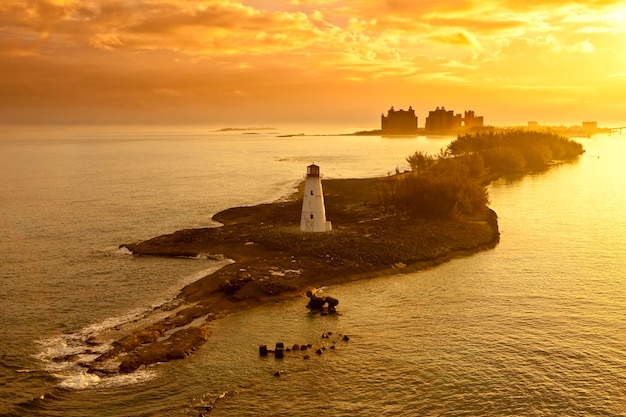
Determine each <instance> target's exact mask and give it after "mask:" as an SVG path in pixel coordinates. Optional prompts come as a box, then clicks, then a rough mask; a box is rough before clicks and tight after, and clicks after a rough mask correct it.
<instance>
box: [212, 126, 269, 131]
mask: <svg viewBox="0 0 626 417" xmlns="http://www.w3.org/2000/svg"><path fill="white" fill-rule="evenodd" d="M252 130H276V128H275V127H223V128H221V129H218V130H216V131H215V132H240V131H252Z"/></svg>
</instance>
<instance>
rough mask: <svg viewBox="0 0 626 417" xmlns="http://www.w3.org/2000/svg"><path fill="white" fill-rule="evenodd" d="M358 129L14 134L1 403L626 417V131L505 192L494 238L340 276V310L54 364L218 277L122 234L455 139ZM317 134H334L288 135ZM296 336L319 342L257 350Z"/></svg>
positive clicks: (228, 412)
mask: <svg viewBox="0 0 626 417" xmlns="http://www.w3.org/2000/svg"><path fill="white" fill-rule="evenodd" d="M354 130H361V129H356V128H355V129H351V128H343V129H335V130H334V131H333V130H328V129H324V130H316V129H311V128H300V129H292V130H289V129H276V130H258V131H255V132H244V131H231V132H216V131H214V130H212V129H207V128H194V129H192V128H185V129H172V128H170V129H167V128H147V129H146V128H132V129H131V128H67V129H61V128H49V129H45V128H38V129H25V128H21V129H7V128H3V130H2V131H1V132H0V232H1V235H2V238H1V239H0V415H16V416H23V415H29V416H69V417H72V416H198V415H200V414H205V415H211V416H243V415H258V416H269V415H274V416H305V415H312V414H320V413H323V414H325V415H333V416H354V415H359V416H380V415H394V416H395V415H401V416H414V415H419V416H443V415H445V416H478V415H489V416H520V415H524V416H527V415H529V416H574V415H576V416H623V415H626V187H624V185H623V180H624V169H623V165H624V161H625V160H626V135H624V136H620V135H619V134H614V135H612V136H609V135H598V136H595V137H592V138H590V139H580V141H581V142H582V143H583V145H584V147H585V149H586V153H585V154H584V155H583V156H582V157H581V158H580V159H579V160H578V161H577V162H575V163H569V164H563V165H559V166H556V167H553V168H551V169H550V170H549V171H547V172H542V173H535V174H531V175H527V176H524V177H521V178H507V179H502V180H499V181H497V182H496V183H494V184H492V185H491V186H490V187H489V192H490V195H491V201H492V207H493V208H494V210H495V211H496V212H497V213H498V215H499V222H500V229H501V233H502V235H501V242H500V243H499V244H498V246H497V247H496V248H495V249H493V250H489V251H486V252H482V253H479V254H476V255H473V256H471V257H468V258H462V259H457V260H454V261H452V262H449V263H447V264H444V265H441V266H439V267H436V268H433V269H430V270H427V271H422V272H418V273H411V274H405V275H397V276H391V277H383V278H377V279H372V280H368V281H362V282H356V283H351V284H348V285H340V286H334V287H329V288H326V289H325V291H326V293H328V294H330V295H332V296H334V297H336V298H338V299H339V300H340V304H339V306H338V308H339V310H340V312H341V314H340V315H337V316H333V317H319V316H317V317H311V316H309V315H308V314H307V312H306V310H305V309H304V304H305V300H304V299H302V300H297V301H289V302H283V303H278V304H275V305H268V306H265V307H262V308H257V309H253V310H249V311H244V312H240V313H234V314H231V315H230V316H228V317H226V318H224V319H222V320H219V321H215V322H212V323H211V328H210V330H211V337H210V339H209V341H208V342H207V343H206V344H205V345H203V346H202V347H201V348H200V349H199V350H198V351H197V352H196V353H195V354H193V355H192V356H191V357H190V358H188V359H187V360H185V361H175V362H170V363H164V364H160V365H156V366H152V367H149V368H147V369H142V370H140V371H138V372H136V373H134V374H130V375H126V376H115V377H108V378H105V377H102V378H99V377H97V376H95V375H89V374H86V373H84V372H82V371H81V368H80V367H79V366H77V365H76V363H74V362H72V361H54V360H52V359H53V358H54V357H58V356H63V355H71V354H72V353H76V352H82V351H84V349H85V340H86V339H87V338H88V337H90V336H92V335H97V334H101V333H102V332H105V331H107V330H110V329H111V328H113V327H114V326H115V325H117V324H120V323H124V322H128V321H132V320H136V319H138V318H140V317H142V315H143V314H145V313H146V312H149V311H150V310H151V309H153V308H154V307H155V306H158V305H161V304H162V303H164V302H167V301H168V300H170V299H172V298H173V297H174V296H175V295H176V294H177V292H178V291H179V290H180V288H182V287H183V286H184V285H185V284H186V283H189V282H192V281H194V280H196V279H198V278H199V277H201V276H203V275H205V274H207V273H209V272H210V271H212V270H214V269H215V268H217V267H219V264H216V263H215V262H213V261H210V260H207V259H160V258H140V257H133V256H131V255H128V254H127V253H125V252H124V251H120V250H118V245H119V244H121V243H126V242H134V241H138V240H142V239H146V238H150V237H153V236H157V235H160V234H164V233H169V232H173V231H175V230H179V229H183V228H190V227H203V226H207V225H212V224H213V223H212V221H211V216H212V215H213V214H214V213H216V212H218V211H220V210H222V209H225V208H228V207H232V206H239V205H252V204H257V203H261V202H269V201H274V200H276V199H278V198H281V197H282V196H285V195H287V194H289V193H290V192H291V191H292V190H293V187H294V186H295V185H296V184H297V183H298V182H299V181H300V180H301V179H302V176H303V174H304V172H305V170H306V166H307V165H308V164H310V163H311V162H315V163H316V164H318V165H320V166H321V169H322V171H323V173H324V174H325V177H326V178H351V177H369V176H379V175H386V174H387V172H390V171H395V169H396V167H400V168H403V167H404V166H405V165H406V162H405V160H404V158H405V157H406V156H407V155H409V154H410V153H413V152H414V151H416V150H423V151H427V152H431V153H436V152H438V151H439V149H440V148H442V147H445V146H446V145H447V143H448V142H449V140H450V138H427V137H418V138H403V139H389V138H381V137H375V136H373V137H352V136H339V135H336V134H334V133H345V132H351V131H354ZM300 132H306V133H324V134H326V135H325V136H293V137H280V136H281V135H283V134H292V133H295V134H297V133H300ZM328 218H329V220H331V221H332V213H328ZM298 220H299V219H295V221H296V222H297V221H298ZM322 335H327V336H328V337H327V338H323V337H322ZM343 335H348V336H349V339H350V340H348V341H344V340H342V337H343ZM279 341H280V342H284V343H285V344H286V345H288V346H291V345H292V344H295V343H298V344H307V343H310V344H312V345H313V347H314V349H313V350H309V351H307V352H302V351H299V352H298V353H293V352H290V353H288V354H287V355H286V357H285V358H284V359H283V360H276V359H274V358H273V357H269V358H259V357H258V346H259V345H260V344H267V345H270V346H273V344H274V343H276V342H279ZM318 348H319V349H321V350H320V352H321V353H322V354H316V353H315V350H316V349H318ZM94 350H96V351H95V352H94V354H93V355H92V356H91V357H90V356H89V355H82V356H81V357H80V359H79V360H82V361H89V360H93V358H94V357H95V356H96V355H97V348H94ZM306 354H309V356H310V357H309V358H308V359H304V355H306ZM277 372H278V374H279V375H280V376H275V375H276V373H277Z"/></svg>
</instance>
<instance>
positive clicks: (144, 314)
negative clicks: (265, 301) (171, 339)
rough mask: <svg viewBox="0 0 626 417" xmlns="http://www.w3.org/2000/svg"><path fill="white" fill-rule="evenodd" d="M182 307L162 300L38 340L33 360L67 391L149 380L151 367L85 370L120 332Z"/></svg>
mask: <svg viewBox="0 0 626 417" xmlns="http://www.w3.org/2000/svg"><path fill="white" fill-rule="evenodd" d="M232 262H234V261H232V260H228V259H225V260H222V261H219V262H215V263H214V264H212V265H211V267H210V268H205V269H202V270H200V271H197V272H195V273H193V274H190V275H188V276H185V277H183V278H181V280H180V281H179V282H178V283H177V284H176V288H171V289H170V290H166V293H168V294H170V295H171V296H173V294H176V293H177V292H179V291H180V289H181V286H185V285H188V284H190V283H192V282H195V281H197V280H199V279H202V278H204V277H206V276H208V275H210V274H212V273H213V272H215V271H216V270H218V269H220V268H222V267H223V266H225V265H227V264H230V263H232ZM185 306H186V304H185V303H184V302H183V300H181V299H178V298H176V297H173V298H166V299H165V300H163V301H161V302H157V303H155V304H153V305H152V306H150V307H147V308H137V309H135V310H132V311H130V312H128V313H127V314H123V315H120V316H116V317H109V318H106V319H104V320H103V321H101V322H99V323H93V324H91V325H89V326H86V327H84V328H83V329H81V330H78V331H76V332H72V333H67V334H62V335H57V336H53V337H49V338H45V339H40V340H38V341H37V343H38V344H39V346H40V348H39V352H38V353H37V354H35V355H34V357H35V358H36V359H38V360H39V361H40V362H41V363H42V364H43V370H44V371H45V372H48V373H49V374H50V375H53V376H54V377H55V378H56V379H57V380H58V381H59V382H58V387H60V388H63V389H68V390H82V389H88V388H92V387H96V386H98V387H102V386H105V387H112V386H122V385H129V384H136V383H140V382H143V381H146V380H149V379H152V378H154V377H155V376H156V375H157V373H156V371H155V370H154V368H148V369H144V368H142V369H139V370H138V371H136V372H133V373H132V374H118V373H117V369H116V368H115V369H110V370H109V369H107V373H106V374H105V373H98V374H94V373H89V372H88V370H87V369H88V367H89V365H90V364H91V363H92V362H93V361H95V360H96V359H97V358H98V357H99V356H100V355H102V354H103V353H105V352H107V351H108V350H110V349H111V348H112V343H113V342H114V341H115V340H118V339H119V337H120V335H122V334H123V333H124V332H130V331H132V330H133V329H136V328H139V327H141V326H144V327H146V326H149V325H150V324H152V323H155V322H157V321H159V320H161V319H163V318H165V317H167V316H168V315H171V314H173V313H175V311H176V310H178V309H181V308H183V307H185ZM112 366H114V365H112ZM109 371H110V373H109Z"/></svg>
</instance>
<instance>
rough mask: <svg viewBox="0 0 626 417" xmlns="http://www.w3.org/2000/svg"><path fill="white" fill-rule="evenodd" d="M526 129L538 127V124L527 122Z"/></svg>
mask: <svg viewBox="0 0 626 417" xmlns="http://www.w3.org/2000/svg"><path fill="white" fill-rule="evenodd" d="M528 127H539V123H537V122H528Z"/></svg>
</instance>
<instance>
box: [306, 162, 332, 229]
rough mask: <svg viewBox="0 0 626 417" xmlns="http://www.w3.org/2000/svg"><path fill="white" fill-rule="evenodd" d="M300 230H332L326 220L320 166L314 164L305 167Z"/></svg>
mask: <svg viewBox="0 0 626 417" xmlns="http://www.w3.org/2000/svg"><path fill="white" fill-rule="evenodd" d="M300 230H301V231H303V232H328V231H330V230H332V225H331V224H330V222H329V221H326V208H325V207H324V193H323V191H322V180H321V178H320V167H319V166H317V165H315V164H311V165H309V166H308V167H307V168H306V181H305V183H304V197H303V199H302V215H301V216H300Z"/></svg>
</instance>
